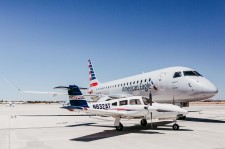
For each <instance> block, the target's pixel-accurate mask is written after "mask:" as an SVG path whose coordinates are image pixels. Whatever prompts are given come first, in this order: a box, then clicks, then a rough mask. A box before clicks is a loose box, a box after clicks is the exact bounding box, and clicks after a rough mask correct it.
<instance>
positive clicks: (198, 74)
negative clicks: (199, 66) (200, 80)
mask: <svg viewBox="0 0 225 149" xmlns="http://www.w3.org/2000/svg"><path fill="white" fill-rule="evenodd" d="M184 76H197V77H199V76H200V77H202V75H201V74H200V73H198V72H197V71H184Z"/></svg>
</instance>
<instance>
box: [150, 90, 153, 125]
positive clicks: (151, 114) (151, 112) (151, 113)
mask: <svg viewBox="0 0 225 149" xmlns="http://www.w3.org/2000/svg"><path fill="white" fill-rule="evenodd" d="M149 105H150V106H152V93H151V91H150V93H149ZM150 116H151V127H152V128H153V126H152V112H150Z"/></svg>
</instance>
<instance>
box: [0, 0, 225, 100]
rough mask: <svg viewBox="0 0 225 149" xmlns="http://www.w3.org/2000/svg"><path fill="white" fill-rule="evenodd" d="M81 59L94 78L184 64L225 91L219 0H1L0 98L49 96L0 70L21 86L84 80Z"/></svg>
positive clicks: (223, 19) (223, 5) (223, 9)
mask: <svg viewBox="0 0 225 149" xmlns="http://www.w3.org/2000/svg"><path fill="white" fill-rule="evenodd" d="M88 59H92V61H93V65H94V68H95V70H96V73H97V77H98V79H99V80H100V81H101V82H105V81H110V80H114V79H118V78H122V77H127V76H130V75H135V74H138V73H141V72H147V71H151V70H155V69H160V68H164V67H169V66H188V67H191V68H194V69H196V70H197V71H199V72H200V73H201V74H203V75H204V76H205V77H207V78H208V79H209V80H211V81H212V82H213V83H214V84H215V85H216V86H217V87H218V89H219V94H218V95H217V96H216V97H215V98H221V99H225V79H224V76H225V67H224V65H225V1H223V0H221V1H220V0H216V1H214V0H210V1H209V0H164V1H162V0H154V1H151V0H14V1H12V0H5V1H0V72H1V73H0V90H1V92H0V99H5V100H18V99H33V100H39V99H53V97H51V96H38V95H21V94H19V93H18V92H16V90H15V89H14V88H12V87H11V86H9V85H8V84H7V83H6V82H5V81H4V78H7V79H9V80H10V81H12V82H13V83H14V84H16V85H17V86H19V87H20V88H22V89H24V90H38V91H52V88H53V87H55V86H57V85H69V84H77V85H79V86H82V87H88V86H89V82H88V78H89V76H88V69H87V60H88ZM61 98H63V99H67V97H56V98H55V99H61Z"/></svg>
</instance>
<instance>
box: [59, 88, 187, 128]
mask: <svg viewBox="0 0 225 149" xmlns="http://www.w3.org/2000/svg"><path fill="white" fill-rule="evenodd" d="M56 88H58V89H67V90H68V95H69V101H70V105H69V106H67V107H63V108H66V109H68V110H70V111H83V112H85V113H87V114H92V115H97V116H111V117H113V118H114V119H115V121H114V126H115V127H116V130H117V131H122V130H123V125H122V124H121V122H120V120H121V119H140V120H141V125H142V126H146V125H147V120H150V121H151V122H152V120H160V121H168V120H172V121H171V122H175V123H174V124H173V129H174V130H178V129H179V125H178V124H176V119H177V116H179V115H181V116H183V115H186V114H187V111H186V110H185V109H182V108H180V107H179V106H177V105H172V104H159V103H155V102H153V100H152V95H151V94H149V98H146V97H143V96H131V97H127V98H121V99H114V100H110V101H102V102H101V101H98V102H94V103H88V102H87V101H86V99H85V98H84V96H83V95H82V93H81V91H80V89H79V87H78V86H76V85H70V86H69V87H64V86H59V87H56ZM151 124H152V123H151ZM151 126H153V125H151ZM154 126H155V127H157V126H156V125H154Z"/></svg>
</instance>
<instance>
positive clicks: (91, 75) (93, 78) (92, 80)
mask: <svg viewBox="0 0 225 149" xmlns="http://www.w3.org/2000/svg"><path fill="white" fill-rule="evenodd" d="M88 69H89V79H90V87H91V88H92V87H96V86H98V85H99V81H98V79H97V77H96V74H95V71H94V68H93V65H92V62H91V60H88Z"/></svg>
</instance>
